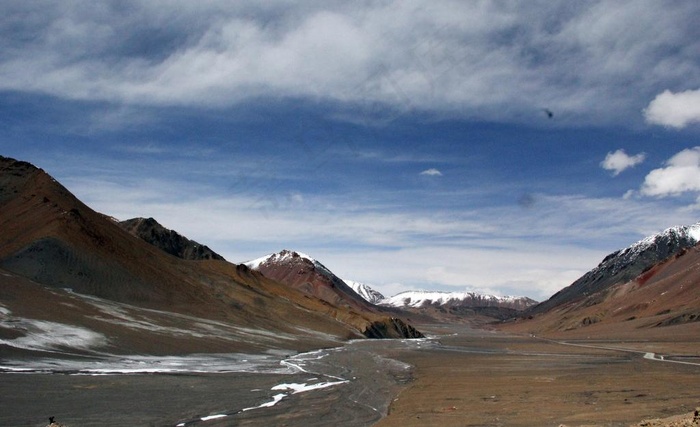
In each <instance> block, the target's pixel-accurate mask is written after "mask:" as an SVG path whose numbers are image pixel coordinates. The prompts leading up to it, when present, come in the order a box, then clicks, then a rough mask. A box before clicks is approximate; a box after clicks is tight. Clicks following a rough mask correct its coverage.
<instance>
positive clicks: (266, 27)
mask: <svg viewBox="0 0 700 427" xmlns="http://www.w3.org/2000/svg"><path fill="white" fill-rule="evenodd" d="M7 8H8V9H17V10H16V11H13V10H9V11H7V12H15V13H16V15H17V16H15V17H14V19H13V18H12V17H13V14H12V13H8V15H7V16H10V18H7V19H5V20H0V31H2V33H3V34H12V35H13V37H6V38H3V39H2V41H0V51H2V52H3V55H2V60H0V89H4V90H13V91H19V92H38V93H45V94H50V95H55V96H59V97H63V98H69V99H82V100H98V101H105V100H106V101H110V102H114V103H117V104H120V105H124V104H126V105H143V104H146V105H194V106H202V105H203V106H229V105H237V104H240V103H241V102H245V101H247V100H249V99H250V98H256V97H260V96H263V97H264V96H271V97H274V98H277V97H295V98H296V97H301V98H308V97H310V98H312V99H322V100H331V101H341V102H348V103H353V104H360V105H362V106H363V107H366V109H368V110H369V111H365V110H361V114H365V116H366V118H367V120H373V119H376V114H374V113H376V112H377V110H378V109H379V108H385V107H390V108H392V109H395V110H396V111H398V112H402V111H412V110H416V109H417V110H435V111H440V112H450V113H455V112H456V113H457V114H462V115H467V116H469V117H476V118H487V119H492V120H497V121H507V120H521V121H531V120H536V119H537V118H539V117H540V115H541V112H540V110H539V107H540V106H542V105H547V106H548V107H549V108H551V109H552V110H553V111H556V112H557V117H558V118H559V121H560V122H564V121H566V120H577V121H592V120H596V121H605V120H608V121H610V120H616V121H618V120H620V119H621V118H625V115H627V116H628V117H637V116H638V112H639V109H640V105H641V104H642V103H645V101H644V100H646V99H649V97H650V96H652V95H653V94H654V93H655V92H656V91H658V89H656V88H658V85H659V84H664V85H667V87H671V86H675V85H677V84H679V83H681V82H683V83H685V84H688V85H700V72H699V71H698V67H697V61H696V57H695V56H694V55H692V52H694V51H697V49H698V44H699V43H700V42H699V41H698V40H697V38H696V37H694V36H693V35H694V34H695V33H694V32H693V31H691V30H692V29H694V28H695V26H696V22H695V19H694V17H695V16H697V13H693V12H697V6H696V5H694V3H693V2H677V3H673V4H663V3H660V2H656V1H652V0H646V1H645V0H640V1H625V2H623V1H620V2H585V3H584V2H580V3H576V4H575V5H571V2H567V1H563V2H558V1H547V2H522V3H520V2H495V1H494V2H491V1H485V2H439V3H434V2H430V1H427V0H424V1H413V2H400V1H393V2H362V3H359V4H358V3H355V2H352V3H346V2H296V3H295V2H291V3H290V2H287V1H279V2H247V1H240V2H228V1H215V0H214V1H207V2H191V3H187V4H184V3H183V4H179V5H178V7H173V5H172V4H171V3H170V2H160V1H157V0H148V1H146V0H142V1H133V2H130V3H129V4H128V6H125V7H124V8H111V7H110V6H108V5H105V4H104V3H101V2H92V1H75V2H71V3H69V4H63V3H61V4H60V5H59V4H56V5H46V4H45V3H36V2H33V1H31V0H26V1H24V2H21V3H18V4H16V5H13V6H12V7H9V6H8V7H7ZM27 16H31V17H32V19H27ZM669 46H683V47H684V48H683V49H681V50H680V52H679V51H678V49H669V48H668V47H669ZM684 52H685V53H684ZM613 113H614V114H613Z"/></svg>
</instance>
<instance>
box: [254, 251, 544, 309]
mask: <svg viewBox="0 0 700 427" xmlns="http://www.w3.org/2000/svg"><path fill="white" fill-rule="evenodd" d="M245 265H246V266H248V267H249V268H251V269H253V270H257V271H260V272H262V273H263V274H264V275H266V276H267V277H270V278H272V279H275V280H278V281H281V282H283V283H287V284H289V285H290V286H293V287H296V288H298V289H301V290H302V291H304V292H307V293H313V294H314V295H315V296H317V297H319V298H321V299H324V300H327V301H333V302H334V303H338V294H340V293H342V294H343V295H344V296H345V295H346V294H348V293H352V296H353V297H354V298H357V299H359V300H361V301H362V302H363V303H366V302H368V303H370V304H373V305H379V306H384V307H396V308H418V309H419V308H423V307H449V308H460V309H463V308H476V307H479V308H484V307H496V308H507V309H512V310H525V309H526V308H529V307H531V306H533V305H535V304H537V301H534V300H532V299H530V298H527V297H512V296H506V297H499V296H495V295H482V294H478V293H475V292H429V291H407V292H402V293H400V294H398V295H394V296H393V297H389V298H386V297H385V296H384V295H382V294H381V293H380V292H378V291H376V290H374V289H373V288H372V287H371V286H370V285H368V284H366V283H360V282H355V281H352V280H342V279H340V278H339V277H337V276H336V275H335V274H333V273H332V272H331V271H330V270H329V269H328V268H327V267H325V266H324V265H323V264H321V263H320V262H319V261H317V260H315V259H314V258H312V257H310V256H308V255H306V254H303V253H301V252H295V251H289V250H283V251H281V252H278V253H276V254H270V255H266V256H264V257H261V258H257V259H254V260H252V261H248V262H246V263H245ZM312 271H316V272H318V273H320V275H321V276H323V277H322V278H319V275H315V278H312V277H311V276H309V274H310V272H312ZM329 281H331V282H329ZM322 282H327V285H326V286H321V285H319V284H320V283H322ZM330 283H333V286H330ZM331 292H333V293H331Z"/></svg>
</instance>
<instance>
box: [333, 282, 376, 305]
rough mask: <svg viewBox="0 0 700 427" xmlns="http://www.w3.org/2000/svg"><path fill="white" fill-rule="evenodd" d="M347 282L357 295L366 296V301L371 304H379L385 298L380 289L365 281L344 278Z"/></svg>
mask: <svg viewBox="0 0 700 427" xmlns="http://www.w3.org/2000/svg"><path fill="white" fill-rule="evenodd" d="M343 281H344V282H345V283H347V285H348V286H350V288H352V290H353V291H355V293H357V295H359V296H361V297H362V298H364V300H365V301H367V302H369V303H371V304H379V303H380V302H381V301H382V300H384V299H385V297H384V295H382V294H381V293H379V292H378V291H376V290H374V289H372V287H371V286H370V285H367V284H365V283H360V282H355V281H352V280H343Z"/></svg>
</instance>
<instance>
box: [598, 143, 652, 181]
mask: <svg viewBox="0 0 700 427" xmlns="http://www.w3.org/2000/svg"><path fill="white" fill-rule="evenodd" d="M644 159H646V154H645V153H639V154H635V155H634V156H630V155H628V154H627V153H625V150H623V149H619V150H617V151H615V152H609V153H608V155H607V156H605V159H604V160H603V161H602V162H600V166H601V167H602V168H603V169H605V170H609V171H612V172H613V176H617V175H619V174H620V173H621V172H622V171H624V170H625V169H628V168H631V167H634V166H636V165H638V164H640V163H642V162H643V161H644Z"/></svg>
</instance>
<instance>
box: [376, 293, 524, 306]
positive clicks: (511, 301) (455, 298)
mask: <svg viewBox="0 0 700 427" xmlns="http://www.w3.org/2000/svg"><path fill="white" fill-rule="evenodd" d="M380 304H381V305H386V306H392V307H400V308H401V307H404V308H405V307H412V308H421V307H427V306H446V307H453V306H460V307H503V308H512V309H515V310H524V309H526V308H528V307H530V306H533V305H535V304H537V301H534V300H532V299H530V298H527V297H514V296H503V297H500V296H496V295H484V294H479V293H476V292H439V291H406V292H401V293H399V294H397V295H394V296H393V297H390V298H386V299H384V300H383V301H381V302H380Z"/></svg>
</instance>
